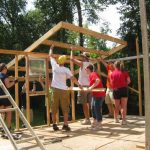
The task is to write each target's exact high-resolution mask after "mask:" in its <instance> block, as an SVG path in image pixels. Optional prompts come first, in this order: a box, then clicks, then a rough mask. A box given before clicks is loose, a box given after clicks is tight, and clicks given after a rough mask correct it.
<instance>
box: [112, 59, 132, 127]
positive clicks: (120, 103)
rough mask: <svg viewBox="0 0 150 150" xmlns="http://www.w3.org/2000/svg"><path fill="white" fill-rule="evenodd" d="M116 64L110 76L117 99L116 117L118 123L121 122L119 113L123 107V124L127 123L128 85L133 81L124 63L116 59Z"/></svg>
mask: <svg viewBox="0 0 150 150" xmlns="http://www.w3.org/2000/svg"><path fill="white" fill-rule="evenodd" d="M114 65H115V70H114V71H113V72H112V74H111V77H110V80H111V85H112V89H113V96H114V100H115V110H114V119H115V122H116V123H119V120H118V114H119V111H120V109H121V114H122V125H125V124H126V114H127V101H128V91H127V86H128V84H129V83H130V82H131V81H130V76H129V74H128V72H127V71H125V70H124V65H123V64H122V63H121V62H120V61H116V62H115V64H114Z"/></svg>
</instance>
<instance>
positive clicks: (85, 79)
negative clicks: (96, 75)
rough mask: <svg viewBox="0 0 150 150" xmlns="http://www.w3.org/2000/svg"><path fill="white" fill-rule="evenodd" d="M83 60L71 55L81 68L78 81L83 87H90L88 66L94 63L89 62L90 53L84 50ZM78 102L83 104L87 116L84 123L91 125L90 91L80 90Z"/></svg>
mask: <svg viewBox="0 0 150 150" xmlns="http://www.w3.org/2000/svg"><path fill="white" fill-rule="evenodd" d="M81 57H82V60H77V59H75V58H74V57H71V58H70V59H71V61H73V62H74V63H75V64H76V65H78V66H79V67H80V69H79V78H78V82H79V83H80V85H81V86H82V87H89V85H90V81H89V75H88V74H87V72H86V70H85V69H86V67H87V66H89V65H90V64H91V65H92V63H91V62H89V57H90V54H89V53H88V52H83V53H82V54H81ZM78 104H82V106H83V113H84V116H85V119H84V121H83V122H81V124H82V125H90V124H91V121H90V113H89V104H90V93H89V92H84V91H81V92H80V91H79V92H78Z"/></svg>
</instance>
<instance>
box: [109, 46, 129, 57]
mask: <svg viewBox="0 0 150 150" xmlns="http://www.w3.org/2000/svg"><path fill="white" fill-rule="evenodd" d="M126 46H127V45H119V46H117V47H114V48H113V49H111V50H110V51H109V56H110V55H112V54H114V53H116V52H118V51H120V50H121V49H123V48H124V47H126Z"/></svg>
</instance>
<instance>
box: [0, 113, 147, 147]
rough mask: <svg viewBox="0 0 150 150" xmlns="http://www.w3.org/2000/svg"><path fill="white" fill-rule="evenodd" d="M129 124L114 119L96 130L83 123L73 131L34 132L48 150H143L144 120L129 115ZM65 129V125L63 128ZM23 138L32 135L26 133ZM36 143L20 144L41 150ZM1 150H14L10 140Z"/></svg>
mask: <svg viewBox="0 0 150 150" xmlns="http://www.w3.org/2000/svg"><path fill="white" fill-rule="evenodd" d="M127 118H128V119H127V120H128V124H127V125H121V124H119V123H118V124H115V123H114V120H113V119H108V118H104V119H103V129H101V130H96V131H93V130H91V128H90V125H81V123H80V121H77V122H74V123H70V127H71V131H70V132H64V131H61V130H60V131H57V132H54V131H53V130H52V127H40V128H37V129H34V131H35V132H36V134H37V135H38V136H39V138H40V140H41V141H42V143H43V144H44V146H45V149H46V150H143V149H144V148H143V146H138V145H144V144H145V120H144V117H139V116H128V117H127ZM59 127H60V129H61V127H62V126H61V125H60V126H59ZM22 135H23V136H22V137H23V138H26V137H29V136H30V135H29V132H28V131H26V130H24V131H22ZM35 144H36V142H35V141H34V140H33V141H29V142H26V143H21V144H18V147H19V148H20V149H21V150H27V149H30V150H39V149H40V148H39V147H37V146H35ZM0 150H13V147H12V145H11V143H10V141H9V140H6V139H2V138H0Z"/></svg>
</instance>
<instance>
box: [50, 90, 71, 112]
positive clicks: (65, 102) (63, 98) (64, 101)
mask: <svg viewBox="0 0 150 150" xmlns="http://www.w3.org/2000/svg"><path fill="white" fill-rule="evenodd" d="M52 89H53V99H52V105H51V106H52V113H57V111H58V109H59V106H61V109H62V112H63V113H64V112H69V105H70V92H69V91H67V90H61V89H57V88H52Z"/></svg>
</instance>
